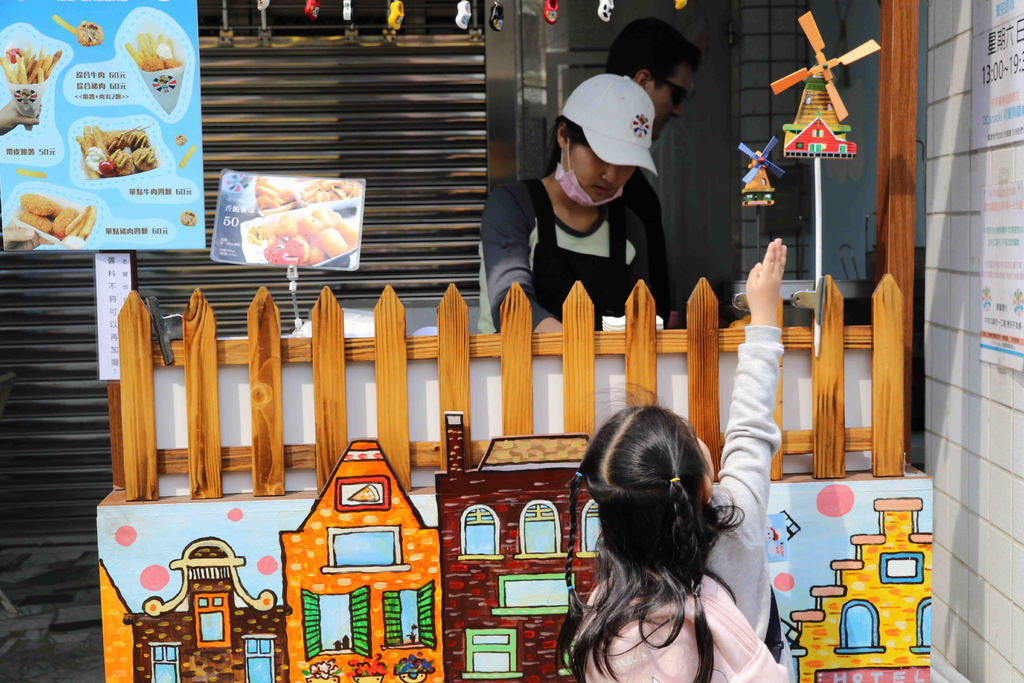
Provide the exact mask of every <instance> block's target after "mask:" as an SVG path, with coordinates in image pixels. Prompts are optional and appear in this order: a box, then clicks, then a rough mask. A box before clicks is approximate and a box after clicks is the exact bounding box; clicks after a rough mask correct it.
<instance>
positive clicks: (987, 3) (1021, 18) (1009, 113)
mask: <svg viewBox="0 0 1024 683" xmlns="http://www.w3.org/2000/svg"><path fill="white" fill-rule="evenodd" d="M974 10H975V13H974V16H975V17H976V20H975V24H974V36H973V38H972V46H971V50H972V56H973V60H972V62H971V69H972V72H971V105H972V107H971V111H972V114H971V117H972V118H971V148H972V149H979V148H983V147H991V146H992V145H1000V144H1004V143H1007V142H1016V141H1019V140H1024V94H1022V93H1024V0H997V1H994V0H975V3H974Z"/></svg>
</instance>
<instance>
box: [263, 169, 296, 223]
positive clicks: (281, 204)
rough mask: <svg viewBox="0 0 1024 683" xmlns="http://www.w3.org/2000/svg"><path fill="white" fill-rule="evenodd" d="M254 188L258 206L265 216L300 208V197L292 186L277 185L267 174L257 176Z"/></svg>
mask: <svg viewBox="0 0 1024 683" xmlns="http://www.w3.org/2000/svg"><path fill="white" fill-rule="evenodd" d="M254 190H255V192H256V206H258V207H259V208H260V212H261V213H263V215H264V216H268V215H271V214H275V213H281V212H282V211H290V210H291V209H297V208H299V202H298V199H297V198H296V197H295V193H294V192H293V191H292V190H291V189H290V188H288V187H283V186H280V185H277V184H275V183H274V181H273V180H271V179H270V178H267V177H266V176H256V182H255V184H254Z"/></svg>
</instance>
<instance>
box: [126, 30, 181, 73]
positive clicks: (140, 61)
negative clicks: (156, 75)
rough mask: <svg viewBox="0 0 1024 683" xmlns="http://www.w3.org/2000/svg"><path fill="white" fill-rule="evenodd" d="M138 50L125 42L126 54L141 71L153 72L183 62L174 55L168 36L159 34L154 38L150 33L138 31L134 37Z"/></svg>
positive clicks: (176, 65) (174, 66)
mask: <svg viewBox="0 0 1024 683" xmlns="http://www.w3.org/2000/svg"><path fill="white" fill-rule="evenodd" d="M135 40H136V42H137V43H138V46H139V47H138V50H136V49H135V48H134V47H132V44H131V43H125V44H124V46H125V48H126V49H127V50H128V54H130V55H131V56H132V59H134V60H135V64H136V65H137V66H138V67H139V69H141V70H142V71H147V72H153V71H163V70H164V69H174V68H177V67H179V66H183V65H184V64H183V63H182V62H181V61H180V60H179V59H178V58H177V57H175V56H174V46H173V45H172V44H171V39H170V38H165V37H164V36H162V35H159V36H157V37H156V39H155V40H154V38H153V34H151V33H140V34H139V35H137V36H136V37H135Z"/></svg>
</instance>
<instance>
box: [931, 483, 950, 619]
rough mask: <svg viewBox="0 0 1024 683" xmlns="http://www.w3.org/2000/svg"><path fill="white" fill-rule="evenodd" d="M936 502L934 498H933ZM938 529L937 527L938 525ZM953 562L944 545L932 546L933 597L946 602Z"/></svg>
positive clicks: (933, 616) (933, 613) (933, 614)
mask: <svg viewBox="0 0 1024 683" xmlns="http://www.w3.org/2000/svg"><path fill="white" fill-rule="evenodd" d="M933 500H934V498H933ZM936 527H937V525H936ZM951 561H952V558H951V557H950V553H949V550H947V549H946V548H945V547H943V546H942V545H939V544H936V543H933V544H932V596H935V597H938V598H939V599H941V600H942V601H944V602H948V601H949V594H950V593H951V592H952V590H953V587H952V586H951V585H950V568H949V563H950V562H951ZM934 619H935V612H934V611H933V612H932V620H933V621H932V628H934V627H935V626H934V625H935V621H934Z"/></svg>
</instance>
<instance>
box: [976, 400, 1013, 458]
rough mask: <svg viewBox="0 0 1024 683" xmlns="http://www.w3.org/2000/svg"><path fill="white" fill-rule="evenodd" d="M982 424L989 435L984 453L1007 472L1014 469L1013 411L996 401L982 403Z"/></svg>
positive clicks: (983, 448) (983, 445) (983, 446)
mask: <svg viewBox="0 0 1024 683" xmlns="http://www.w3.org/2000/svg"><path fill="white" fill-rule="evenodd" d="M982 424H983V425H984V431H985V432H986V433H987V434H988V439H987V444H986V443H982V453H983V454H984V455H985V457H987V458H988V460H989V462H991V463H993V464H995V465H998V466H1000V467H1002V468H1003V469H1005V470H1006V471H1007V472H1009V471H1010V470H1012V469H1013V411H1011V410H1010V409H1009V408H1007V407H1006V406H1003V405H1001V404H999V403H996V402H995V401H988V400H983V401H982Z"/></svg>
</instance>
